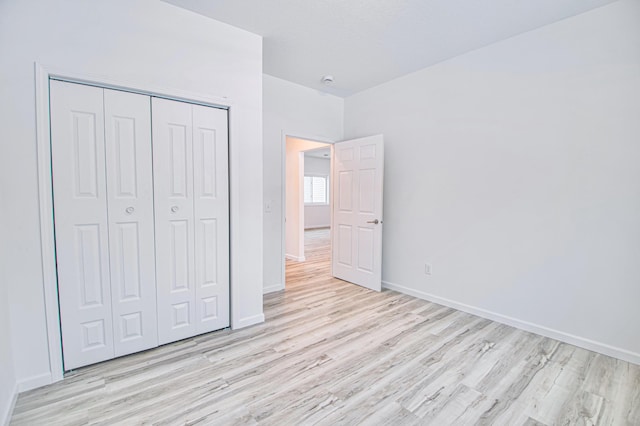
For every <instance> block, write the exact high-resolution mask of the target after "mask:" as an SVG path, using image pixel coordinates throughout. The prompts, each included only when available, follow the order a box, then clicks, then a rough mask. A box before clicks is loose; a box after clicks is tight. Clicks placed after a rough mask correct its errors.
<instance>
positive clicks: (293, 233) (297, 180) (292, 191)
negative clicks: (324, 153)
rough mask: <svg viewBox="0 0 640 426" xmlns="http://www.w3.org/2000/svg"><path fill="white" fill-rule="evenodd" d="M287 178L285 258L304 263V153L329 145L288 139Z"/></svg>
mask: <svg viewBox="0 0 640 426" xmlns="http://www.w3.org/2000/svg"><path fill="white" fill-rule="evenodd" d="M286 144H287V151H286V178H285V191H286V197H285V203H286V208H285V215H286V218H287V221H286V224H285V228H286V229H285V235H286V242H285V256H286V257H287V258H289V259H292V260H297V261H300V262H302V261H304V260H305V256H304V181H303V179H304V170H305V155H304V151H308V150H311V149H317V148H323V147H327V146H328V145H327V144H325V143H321V142H314V141H309V140H305V139H298V138H293V137H288V136H287V138H286Z"/></svg>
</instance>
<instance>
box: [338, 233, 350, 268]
mask: <svg viewBox="0 0 640 426" xmlns="http://www.w3.org/2000/svg"><path fill="white" fill-rule="evenodd" d="M352 241H353V236H352V231H351V226H348V225H340V226H339V227H338V263H340V264H342V265H345V266H351V263H352V259H351V247H352Z"/></svg>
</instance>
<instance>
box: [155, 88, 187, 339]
mask: <svg viewBox="0 0 640 426" xmlns="http://www.w3.org/2000/svg"><path fill="white" fill-rule="evenodd" d="M152 113H153V124H152V128H153V174H154V204H155V231H156V277H157V278H156V281H157V301H158V307H157V309H158V338H159V343H160V344H164V343H168V342H173V341H176V340H180V339H184V338H186V337H190V336H193V335H195V334H196V323H195V315H196V307H195V258H194V233H195V225H194V205H193V135H192V116H191V105H190V104H186V103H182V102H176V101H169V100H166V99H158V98H152Z"/></svg>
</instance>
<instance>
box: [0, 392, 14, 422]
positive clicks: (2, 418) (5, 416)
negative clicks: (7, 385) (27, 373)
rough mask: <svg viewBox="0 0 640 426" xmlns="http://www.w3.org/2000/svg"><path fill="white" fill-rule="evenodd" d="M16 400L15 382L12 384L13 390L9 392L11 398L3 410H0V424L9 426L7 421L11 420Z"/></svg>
mask: <svg viewBox="0 0 640 426" xmlns="http://www.w3.org/2000/svg"><path fill="white" fill-rule="evenodd" d="M17 400H18V384H17V383H15V384H14V385H13V391H12V393H11V399H10V400H9V404H8V405H7V407H6V408H5V409H4V411H2V412H0V425H3V426H9V423H10V422H11V416H12V415H13V409H14V408H15V406H16V401H17ZM0 409H1V408H0Z"/></svg>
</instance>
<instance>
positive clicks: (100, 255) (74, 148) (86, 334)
mask: <svg viewBox="0 0 640 426" xmlns="http://www.w3.org/2000/svg"><path fill="white" fill-rule="evenodd" d="M50 84H51V86H50V88H51V155H52V163H53V164H52V169H53V194H54V203H55V232H56V256H57V264H58V291H59V296H60V297H59V298H60V315H61V323H62V340H63V347H64V366H65V369H67V370H69V369H72V368H77V367H80V366H82V365H87V364H92V363H96V362H100V361H103V360H106V359H109V358H113V356H114V345H113V334H112V320H111V315H112V313H111V292H110V284H109V283H110V278H109V243H108V238H109V237H108V220H107V193H106V182H105V146H104V114H103V89H99V88H95V87H88V86H82V85H78V84H71V83H63V82H59V81H51V83H50Z"/></svg>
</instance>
